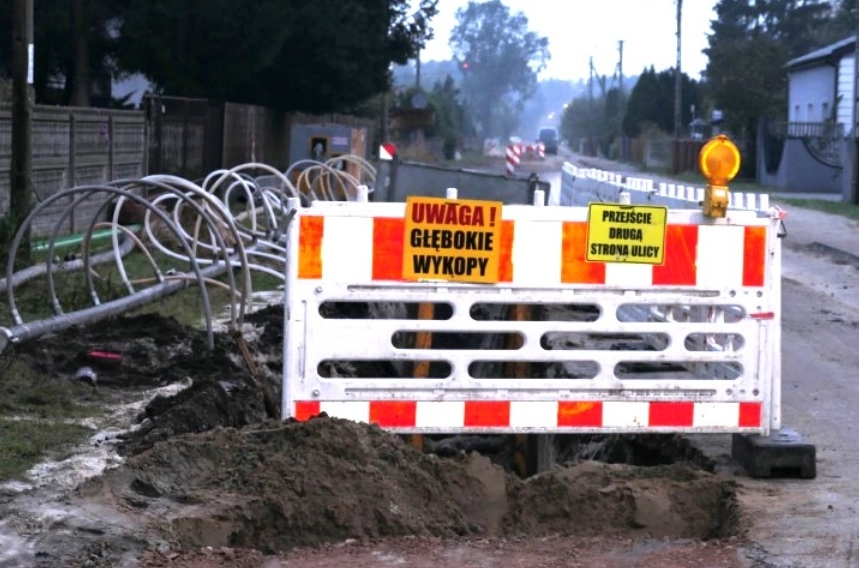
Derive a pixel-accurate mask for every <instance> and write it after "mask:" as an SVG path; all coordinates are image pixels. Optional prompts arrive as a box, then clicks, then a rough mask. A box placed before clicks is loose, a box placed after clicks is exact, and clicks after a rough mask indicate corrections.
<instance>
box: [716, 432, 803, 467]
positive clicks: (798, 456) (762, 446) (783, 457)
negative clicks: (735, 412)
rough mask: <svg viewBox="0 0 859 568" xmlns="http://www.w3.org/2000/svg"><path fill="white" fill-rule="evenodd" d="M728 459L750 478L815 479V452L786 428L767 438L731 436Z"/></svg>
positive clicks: (796, 434)
mask: <svg viewBox="0 0 859 568" xmlns="http://www.w3.org/2000/svg"><path fill="white" fill-rule="evenodd" d="M731 455H732V456H733V458H734V459H735V460H737V462H738V463H739V464H740V465H741V466H743V468H744V469H745V470H746V472H748V474H749V475H750V476H752V477H757V478H773V477H780V478H801V479H814V478H815V477H816V476H817V464H816V459H817V458H816V455H817V450H816V448H815V446H814V445H813V444H809V443H808V442H806V441H805V439H804V438H803V437H802V436H801V435H800V434H799V433H797V432H796V431H795V430H792V429H790V428H782V429H781V430H777V431H774V432H772V433H771V434H770V435H769V436H759V435H747V434H734V436H733V440H732V441H731Z"/></svg>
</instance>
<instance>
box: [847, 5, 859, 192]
mask: <svg viewBox="0 0 859 568" xmlns="http://www.w3.org/2000/svg"><path fill="white" fill-rule="evenodd" d="M854 9H855V10H856V14H855V17H856V30H855V34H856V36H855V38H854V42H855V44H856V45H855V46H854V48H853V101H852V103H853V112H852V124H851V125H850V126H851V128H850V136H851V138H852V139H853V140H852V142H853V144H852V146H853V156H852V157H853V159H852V160H851V162H852V166H853V167H852V168H851V170H852V171H851V172H850V191H849V195H847V199H846V201H847V203H852V204H854V205H855V204H859V136H857V132H856V131H857V130H859V3H857V4H856V7H855V8H854Z"/></svg>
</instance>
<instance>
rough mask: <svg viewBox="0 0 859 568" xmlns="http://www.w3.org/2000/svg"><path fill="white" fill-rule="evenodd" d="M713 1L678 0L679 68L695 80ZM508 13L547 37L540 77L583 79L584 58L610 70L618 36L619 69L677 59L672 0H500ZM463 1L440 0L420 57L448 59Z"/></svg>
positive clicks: (631, 71) (636, 69) (628, 71)
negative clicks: (431, 34)
mask: <svg viewBox="0 0 859 568" xmlns="http://www.w3.org/2000/svg"><path fill="white" fill-rule="evenodd" d="M717 2H718V0H686V1H685V2H683V19H682V33H681V40H682V51H681V56H682V59H681V68H682V69H683V71H684V72H685V73H686V74H687V75H689V76H690V77H692V78H693V79H698V78H699V77H700V74H701V72H702V71H703V70H704V68H705V67H706V66H707V58H706V56H705V55H704V54H703V53H701V50H702V49H704V48H705V47H707V34H708V33H710V22H711V21H712V20H713V19H715V17H716V14H715V12H714V10H713V8H714V6H715V5H716V4H717ZM502 3H503V4H504V5H505V6H507V7H508V8H510V11H511V12H512V13H516V12H522V13H524V14H525V16H526V17H527V18H528V28H529V29H530V30H532V31H534V32H537V33H538V34H540V35H543V36H546V37H548V38H549V51H550V52H551V54H552V58H551V59H550V60H549V62H548V63H547V66H546V69H545V70H544V71H543V72H542V73H541V74H540V78H541V79H547V78H556V79H568V80H576V79H586V78H587V77H588V60H589V58H590V57H591V56H593V58H594V67H595V68H596V71H597V73H599V74H600V75H609V76H610V75H612V74H613V73H614V70H615V68H616V67H617V63H618V56H619V53H618V41H619V40H623V41H624V44H623V74H624V75H637V74H638V73H640V72H641V70H642V69H644V68H645V67H649V66H650V65H653V66H654V67H655V68H656V70H657V71H661V70H664V69H668V68H669V67H673V66H674V64H675V62H676V60H677V39H676V35H675V33H676V30H677V27H676V14H677V8H676V0H502ZM467 5H468V0H439V3H438V7H439V13H438V15H437V16H436V17H435V18H433V20H432V27H433V30H434V33H435V39H433V40H432V41H431V42H430V43H429V44H428V45H427V48H426V49H425V50H424V51H423V52H422V53H421V60H422V61H433V60H436V61H438V60H447V59H450V57H451V53H450V47H449V46H448V41H449V39H450V31H451V29H453V27H454V26H455V25H456V10H457V9H458V8H464V7H465V6H467Z"/></svg>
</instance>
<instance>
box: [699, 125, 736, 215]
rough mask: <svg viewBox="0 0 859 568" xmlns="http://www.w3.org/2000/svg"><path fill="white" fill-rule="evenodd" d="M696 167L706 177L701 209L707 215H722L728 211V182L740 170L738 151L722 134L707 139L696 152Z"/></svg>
mask: <svg viewBox="0 0 859 568" xmlns="http://www.w3.org/2000/svg"><path fill="white" fill-rule="evenodd" d="M698 169H699V170H700V171H701V175H703V176H704V177H705V178H707V187H706V189H705V190H704V203H703V211H704V215H706V216H707V217H724V216H725V214H726V213H727V211H728V202H729V199H728V196H729V193H728V191H729V190H728V183H729V182H730V181H731V180H732V179H734V177H735V176H736V175H737V172H739V171H740V151H739V149H737V147H736V145H734V143H733V142H731V140H730V138H728V137H727V136H725V135H724V134H719V135H718V136H714V137H713V138H711V139H710V140H708V141H707V143H706V144H704V146H703V147H702V148H701V152H699V154H698Z"/></svg>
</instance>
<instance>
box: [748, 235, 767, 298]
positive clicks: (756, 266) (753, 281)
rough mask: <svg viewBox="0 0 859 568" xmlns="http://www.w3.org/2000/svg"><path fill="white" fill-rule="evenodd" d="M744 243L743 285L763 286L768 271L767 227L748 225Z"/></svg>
mask: <svg viewBox="0 0 859 568" xmlns="http://www.w3.org/2000/svg"><path fill="white" fill-rule="evenodd" d="M743 243H744V244H743V249H744V250H743V286H763V285H764V273H765V271H766V247H767V229H766V227H746V231H745V238H744V239H743Z"/></svg>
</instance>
